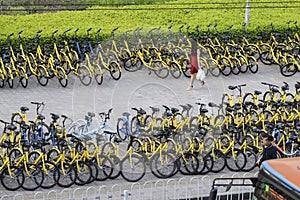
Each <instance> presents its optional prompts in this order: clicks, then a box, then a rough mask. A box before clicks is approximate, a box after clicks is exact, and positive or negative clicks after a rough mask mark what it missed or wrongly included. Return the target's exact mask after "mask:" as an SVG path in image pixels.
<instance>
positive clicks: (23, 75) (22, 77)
mask: <svg viewBox="0 0 300 200" xmlns="http://www.w3.org/2000/svg"><path fill="white" fill-rule="evenodd" d="M19 72H20V80H19V82H20V83H21V85H22V87H23V88H26V87H27V85H28V76H27V74H26V71H25V69H24V68H23V67H21V68H19Z"/></svg>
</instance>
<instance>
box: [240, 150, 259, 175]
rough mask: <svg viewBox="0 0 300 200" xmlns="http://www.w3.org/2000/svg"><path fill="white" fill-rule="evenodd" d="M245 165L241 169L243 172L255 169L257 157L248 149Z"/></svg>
mask: <svg viewBox="0 0 300 200" xmlns="http://www.w3.org/2000/svg"><path fill="white" fill-rule="evenodd" d="M246 160H247V162H246V164H245V166H244V168H243V169H242V171H243V172H250V171H252V170H253V169H254V168H255V167H256V162H257V156H256V153H255V152H254V151H252V150H250V149H246Z"/></svg>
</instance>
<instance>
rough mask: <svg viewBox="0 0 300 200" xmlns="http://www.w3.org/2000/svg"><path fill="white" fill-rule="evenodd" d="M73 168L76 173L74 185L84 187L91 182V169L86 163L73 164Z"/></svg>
mask: <svg viewBox="0 0 300 200" xmlns="http://www.w3.org/2000/svg"><path fill="white" fill-rule="evenodd" d="M73 167H74V168H75V170H76V172H77V176H76V180H75V185H85V184H87V183H88V182H89V181H90V180H91V178H92V168H91V166H90V165H89V163H88V162H85V161H81V160H79V161H77V163H76V162H75V163H74V164H73Z"/></svg>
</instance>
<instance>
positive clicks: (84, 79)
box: [78, 65, 92, 86]
mask: <svg viewBox="0 0 300 200" xmlns="http://www.w3.org/2000/svg"><path fill="white" fill-rule="evenodd" d="M78 78H79V80H80V82H81V83H82V84H83V85H85V86H88V85H90V84H91V82H92V76H91V74H90V70H89V69H88V67H87V66H85V65H83V66H80V67H79V68H78Z"/></svg>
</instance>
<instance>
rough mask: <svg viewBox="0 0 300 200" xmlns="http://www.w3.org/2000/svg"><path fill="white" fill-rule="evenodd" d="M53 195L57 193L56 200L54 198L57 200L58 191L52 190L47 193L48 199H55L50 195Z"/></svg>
mask: <svg viewBox="0 0 300 200" xmlns="http://www.w3.org/2000/svg"><path fill="white" fill-rule="evenodd" d="M52 193H55V198H54V199H57V197H58V194H57V191H56V190H50V191H49V192H48V193H47V199H53V198H52V197H51V198H50V195H51V194H52Z"/></svg>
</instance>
